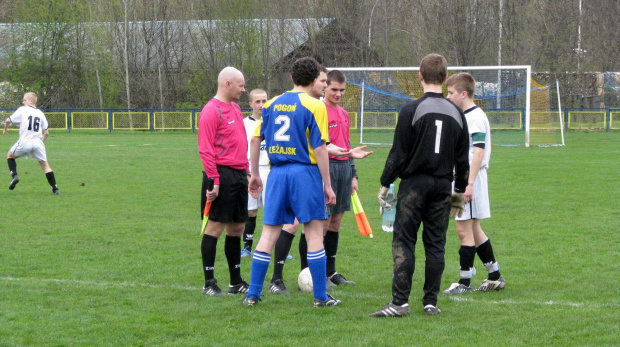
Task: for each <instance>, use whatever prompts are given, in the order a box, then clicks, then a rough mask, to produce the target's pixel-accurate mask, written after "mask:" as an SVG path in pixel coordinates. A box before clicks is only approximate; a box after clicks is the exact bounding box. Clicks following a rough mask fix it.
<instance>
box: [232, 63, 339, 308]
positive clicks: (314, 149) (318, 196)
mask: <svg viewBox="0 0 620 347" xmlns="http://www.w3.org/2000/svg"><path fill="white" fill-rule="evenodd" d="M319 68H320V65H319V63H318V62H317V61H316V60H314V59H313V58H310V57H305V58H300V59H298V60H296V61H295V62H294V63H293V67H292V72H291V77H292V80H293V83H294V85H295V87H294V88H293V89H292V90H291V91H289V92H286V93H284V94H282V95H280V96H278V97H276V98H274V99H272V100H269V101H268V102H267V104H265V108H264V109H263V123H262V125H261V128H260V136H258V137H254V138H253V139H252V141H251V144H250V151H251V154H250V157H251V162H252V163H251V165H250V166H251V170H252V171H251V177H250V183H249V190H250V193H252V195H256V196H257V195H258V193H259V192H260V190H261V189H262V182H261V179H260V175H259V172H258V157H259V155H258V154H259V152H260V143H261V141H263V140H265V142H266V145H267V153H268V155H269V161H270V163H271V172H270V173H269V180H270V181H271V182H278V184H270V185H268V186H267V191H266V194H265V201H266V204H265V209H264V214H263V223H264V226H263V231H262V233H261V237H260V239H259V241H258V245H257V246H256V249H255V250H254V254H253V256H252V269H251V271H250V290H249V291H248V294H247V297H246V298H245V300H244V301H243V304H244V305H246V306H253V305H255V304H256V303H257V302H258V301H259V300H260V297H261V292H262V290H263V282H264V280H265V275H266V274H267V269H268V268H269V263H270V262H271V253H272V250H273V247H274V245H275V243H276V241H277V240H278V237H279V236H280V230H281V229H282V225H283V224H291V223H293V221H294V220H295V217H297V219H298V220H299V222H300V223H301V224H303V225H304V231H305V236H306V239H307V243H308V257H307V259H308V267H309V268H310V273H311V275H312V281H313V284H314V285H313V293H314V306H317V307H322V306H336V305H339V304H340V300H336V299H334V298H333V297H331V296H330V295H328V294H327V274H326V261H327V258H326V256H325V249H324V247H323V223H324V221H325V220H326V219H327V206H328V205H329V206H331V205H333V204H334V203H335V202H336V195H335V194H334V191H333V190H332V188H331V181H330V177H329V159H328V153H327V145H326V143H327V142H328V141H329V134H328V124H327V110H326V108H325V104H324V103H323V102H321V101H319V100H317V99H315V98H313V97H311V96H310V95H308V92H309V91H310V90H311V89H312V86H313V84H314V83H315V80H316V78H317V77H318V76H319Z"/></svg>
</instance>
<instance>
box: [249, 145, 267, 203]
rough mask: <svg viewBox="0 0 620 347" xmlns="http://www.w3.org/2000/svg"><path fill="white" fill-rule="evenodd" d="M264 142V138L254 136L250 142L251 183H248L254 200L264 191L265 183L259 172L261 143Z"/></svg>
mask: <svg viewBox="0 0 620 347" xmlns="http://www.w3.org/2000/svg"><path fill="white" fill-rule="evenodd" d="M262 141H263V137H262V136H252V139H251V140H250V182H249V183H248V192H249V193H250V194H251V195H252V197H253V198H254V199H257V198H258V194H260V191H261V190H262V189H263V182H262V181H261V179H260V173H259V170H258V161H259V157H260V143H261V142H262Z"/></svg>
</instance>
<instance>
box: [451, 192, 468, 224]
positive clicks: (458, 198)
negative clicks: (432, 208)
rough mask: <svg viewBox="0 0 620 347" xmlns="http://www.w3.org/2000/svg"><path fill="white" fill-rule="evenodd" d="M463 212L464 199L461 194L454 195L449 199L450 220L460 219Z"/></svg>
mask: <svg viewBox="0 0 620 347" xmlns="http://www.w3.org/2000/svg"><path fill="white" fill-rule="evenodd" d="M464 210H465V198H464V196H463V194H462V193H454V194H452V197H451V198H450V218H454V217H461V216H462V215H463V211H464Z"/></svg>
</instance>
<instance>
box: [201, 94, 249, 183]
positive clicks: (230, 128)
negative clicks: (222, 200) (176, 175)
mask: <svg viewBox="0 0 620 347" xmlns="http://www.w3.org/2000/svg"><path fill="white" fill-rule="evenodd" d="M198 152H199V153H200V159H201V160H202V165H203V166H204V169H205V173H206V174H207V176H208V177H209V178H214V184H220V174H219V173H218V172H217V165H223V166H228V167H230V168H233V169H236V170H245V171H248V168H249V163H248V157H247V153H248V142H247V139H246V136H245V126H244V125H243V114H242V113H241V108H239V105H237V104H236V103H234V102H231V103H230V104H227V103H225V102H222V101H219V100H217V99H215V98H213V99H211V100H209V102H207V104H206V105H205V107H204V108H203V109H202V111H201V112H200V118H199V119H198Z"/></svg>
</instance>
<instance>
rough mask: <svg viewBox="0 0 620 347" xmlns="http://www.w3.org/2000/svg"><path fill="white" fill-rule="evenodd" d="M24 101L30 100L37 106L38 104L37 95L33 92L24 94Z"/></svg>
mask: <svg viewBox="0 0 620 347" xmlns="http://www.w3.org/2000/svg"><path fill="white" fill-rule="evenodd" d="M24 99H28V100H30V101H32V102H33V103H34V104H35V105H36V104H37V94H35V93H33V92H28V93H26V94H24Z"/></svg>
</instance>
